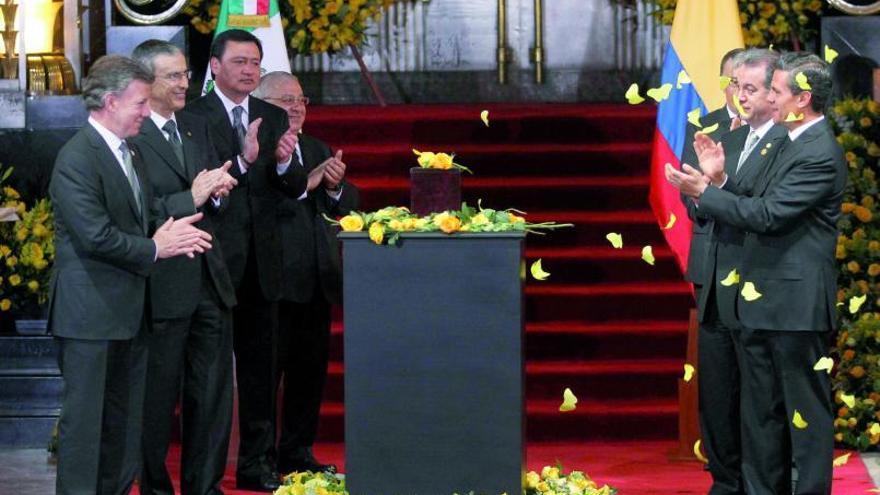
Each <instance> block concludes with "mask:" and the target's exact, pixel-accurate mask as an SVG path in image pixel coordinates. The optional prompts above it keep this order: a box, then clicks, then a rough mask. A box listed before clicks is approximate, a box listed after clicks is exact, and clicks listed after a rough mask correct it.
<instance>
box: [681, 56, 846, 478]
mask: <svg viewBox="0 0 880 495" xmlns="http://www.w3.org/2000/svg"><path fill="white" fill-rule="evenodd" d="M798 79H800V81H799V80H798ZM830 95H831V76H830V73H829V70H828V65H827V64H826V63H825V62H823V61H822V60H821V59H819V58H818V57H816V56H815V55H811V54H804V53H787V54H785V55H783V56H782V57H781V58H780V59H779V62H778V63H777V65H776V70H775V72H774V73H773V82H772V86H771V94H770V104H771V105H772V107H773V108H774V112H775V114H774V115H775V117H774V118H775V120H776V122H779V123H782V124H783V125H784V126H785V127H786V128H787V129H788V138H787V139H786V140H784V141H783V143H782V145H781V148H782V149H781V150H780V151H779V152H778V154H777V156H776V157H775V159H774V160H773V163H772V164H770V166H768V167H766V168H765V169H764V171H763V172H762V173H761V174H760V176H759V177H758V178H757V179H756V181H755V184H754V187H753V188H752V190H751V195H750V196H741V195H738V194H736V192H735V191H734V190H732V188H731V187H729V184H730V180H729V177H728V174H726V173H725V171H724V162H725V158H724V149H723V145H717V144H715V143H711V142H708V141H707V140H705V139H702V138H698V140H697V153H698V155H699V156H700V166H701V167H702V169H703V172H704V173H705V174H706V176H707V177H708V178H709V179H710V180H711V182H712V185H708V184H707V181H706V180H704V178H703V176H702V175H701V174H700V173H699V172H698V171H696V170H694V169H690V168H686V169H685V173H682V172H679V171H676V170H670V169H667V174H668V177H669V179H670V181H671V182H672V183H673V184H676V185H678V186H679V187H680V189H681V191H682V192H683V193H685V194H687V195H689V196H691V197H693V198H696V199H698V200H699V208H700V211H702V212H705V213H706V214H708V215H710V216H712V217H713V218H715V220H716V221H718V222H723V223H725V224H729V225H731V226H734V227H737V228H740V229H742V230H745V231H746V235H745V238H744V241H743V257H742V260H741V262H740V265H739V269H738V272H739V291H740V297H739V298H738V299H737V301H736V316H737V318H738V320H739V321H740V323H741V324H742V327H743V328H742V330H741V331H740V332H739V346H740V348H741V350H742V354H741V359H742V366H741V369H742V372H741V378H742V387H743V388H742V431H743V478H744V481H745V486H746V491H747V492H748V493H761V494H764V493H774V494H777V493H778V494H782V493H785V494H788V493H795V494H828V493H831V461H832V457H833V452H834V450H833V448H834V440H833V437H832V434H833V429H832V421H833V414H832V409H831V408H832V404H831V384H830V380H829V376H828V374H827V373H825V372H824V371H814V370H813V365H814V364H815V363H816V362H817V361H818V360H819V358H821V357H823V356H824V355H826V354H827V352H828V348H829V345H830V337H831V333H832V331H833V330H834V328H835V324H836V319H837V312H836V309H835V300H836V298H835V293H836V289H837V269H836V265H835V259H834V252H835V246H836V244H837V219H838V217H839V215H840V204H841V201H842V199H843V192H844V188H845V187H846V182H847V170H846V164H845V161H844V159H843V152H842V150H841V149H840V146H839V145H838V144H837V140H836V139H835V137H834V133H833V132H832V130H831V127H830V126H829V125H828V123H827V122H825V118H824V116H823V111H824V109H825V105H826V104H827V102H828V98H829V97H830ZM718 186H720V187H718ZM796 418H799V419H801V420H803V421H805V422H806V426H804V424H803V423H801V422H799V421H795V419H796ZM792 462H793V463H794V468H796V470H797V473H798V476H797V481H796V483H795V482H793V480H792V476H791V473H792Z"/></svg>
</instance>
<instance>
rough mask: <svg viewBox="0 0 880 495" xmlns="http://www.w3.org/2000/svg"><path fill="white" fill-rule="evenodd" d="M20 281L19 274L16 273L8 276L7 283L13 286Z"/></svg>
mask: <svg viewBox="0 0 880 495" xmlns="http://www.w3.org/2000/svg"><path fill="white" fill-rule="evenodd" d="M20 283H21V275H19V274H17V273H16V274H14V275H10V276H9V285H11V286H13V287H15V286H17V285H18V284H20Z"/></svg>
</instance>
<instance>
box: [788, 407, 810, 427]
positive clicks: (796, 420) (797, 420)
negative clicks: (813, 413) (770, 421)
mask: <svg viewBox="0 0 880 495" xmlns="http://www.w3.org/2000/svg"><path fill="white" fill-rule="evenodd" d="M791 423H792V424H793V425H794V426H795V428H798V429H800V430H803V429H804V428H806V427H807V426H809V424H810V423H807V422H806V421H805V420H804V418H803V416H801V413H800V412H799V411H798V410H797V409H795V410H794V416H792V418H791Z"/></svg>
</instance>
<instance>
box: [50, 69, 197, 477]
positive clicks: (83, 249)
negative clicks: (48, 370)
mask: <svg viewBox="0 0 880 495" xmlns="http://www.w3.org/2000/svg"><path fill="white" fill-rule="evenodd" d="M152 82H153V75H152V74H150V73H149V72H148V71H146V70H145V69H144V68H143V66H141V65H140V64H139V63H137V62H135V61H133V60H131V59H128V58H125V57H120V56H112V55H111V56H107V57H102V58H101V59H99V60H98V61H96V62H95V63H94V65H92V68H91V70H90V71H89V75H88V77H86V78H85V79H84V80H83V99H84V100H85V105H86V108H87V109H88V110H89V121H88V124H87V125H86V126H84V127H83V128H82V129H81V130H80V131H79V132H78V133H77V134H75V135H74V136H73V137H72V138H71V139H70V141H68V142H67V144H65V145H64V147H62V148H61V151H60V152H59V153H58V157H57V159H56V161H55V168H54V170H53V173H52V181H51V183H50V185H49V194H50V196H51V198H52V202H53V203H54V205H55V249H56V255H55V265H54V267H53V272H52V282H51V295H50V301H49V306H50V309H49V329H50V330H51V331H52V333H53V334H54V335H55V337H56V338H57V339H58V343H59V347H60V358H59V365H60V368H61V373H62V376H63V378H64V393H63V396H62V406H61V418H60V422H59V444H58V476H57V482H56V490H57V493H59V494H82V493H102V494H117V493H128V491H129V489H130V488H131V485H132V482H133V480H134V478H135V476H136V474H137V471H138V467H139V440H140V422H141V410H142V407H143V390H144V370H145V357H146V355H145V348H144V343H143V338H144V332H145V322H146V315H145V314H144V307H145V300H146V299H147V291H148V287H147V277H148V275H149V274H150V273H151V271H152V270H153V267H154V265H155V262H156V261H157V260H158V259H164V258H171V257H174V256H178V255H181V254H186V255H189V256H194V254H195V253H201V252H204V251H205V250H207V249H210V247H211V245H210V240H211V236H210V235H208V234H207V233H205V232H203V231H201V230H199V229H197V228H196V227H194V226H193V223H195V222H197V221H198V220H200V219H201V214H195V215H192V216H189V217H184V218H181V219H179V220H173V219H171V218H169V219H168V220H167V221H166V222H164V223H163V224H162V225H161V226H160V227H158V229H156V230H155V233H154V234H153V236H152V238H150V237H149V235H148V232H149V230H150V227H149V205H150V203H151V200H152V191H151V188H150V184H149V180H148V177H147V171H146V169H145V168H144V165H143V163H142V162H141V160H140V153H139V152H138V151H137V149H136V147H135V146H134V145H132V144H130V143H128V142H127V138H129V137H131V136H134V135H135V134H137V133H138V129H139V128H140V125H141V122H143V120H144V119H145V118H146V117H148V116H149V114H150V108H149V106H148V105H147V101H148V99H149V96H150V85H151V84H152Z"/></svg>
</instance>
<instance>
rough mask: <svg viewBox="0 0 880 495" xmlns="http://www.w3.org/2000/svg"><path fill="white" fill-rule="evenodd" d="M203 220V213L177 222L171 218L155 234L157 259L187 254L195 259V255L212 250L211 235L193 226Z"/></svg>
mask: <svg viewBox="0 0 880 495" xmlns="http://www.w3.org/2000/svg"><path fill="white" fill-rule="evenodd" d="M201 219H202V214H201V213H196V214H195V215H190V216H188V217H183V218H180V219H177V220H175V219H174V218H171V217H169V218H168V220H166V221H165V223H163V224H162V226H161V227H159V228H158V229H156V233H155V234H153V241H154V242H155V243H156V255H157V257H158V258H159V259H164V258H171V257H174V256H179V255H181V254H185V255H187V256H188V257H190V258H194V257H195V253H204V252H205V251H207V250H208V249H211V234H208V233H207V232H205V231H203V230H200V229H198V228H196V227H195V226H194V225H193V224H194V223H196V222H198V221H199V220H201Z"/></svg>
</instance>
